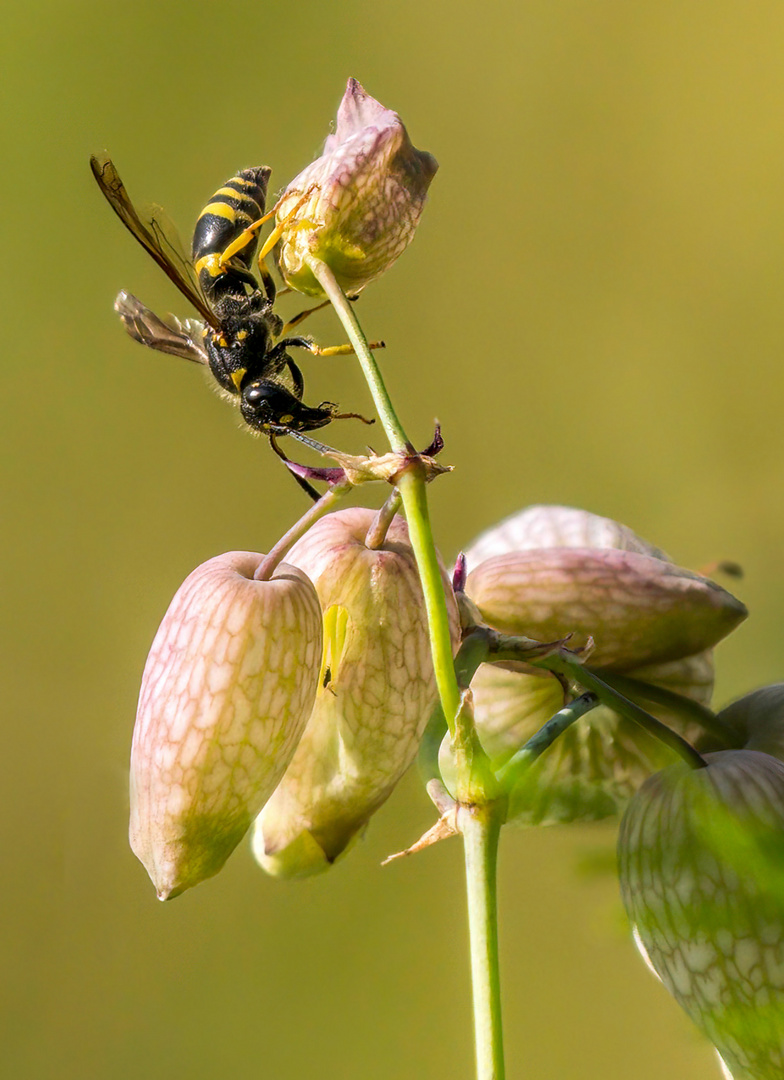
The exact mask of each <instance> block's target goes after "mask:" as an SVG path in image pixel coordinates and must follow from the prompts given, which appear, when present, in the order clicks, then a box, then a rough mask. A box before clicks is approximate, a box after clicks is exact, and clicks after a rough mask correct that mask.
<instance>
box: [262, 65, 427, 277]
mask: <svg viewBox="0 0 784 1080" xmlns="http://www.w3.org/2000/svg"><path fill="white" fill-rule="evenodd" d="M437 168H438V163H437V162H436V160H435V158H434V157H432V155H431V154H428V153H426V152H425V151H422V150H417V149H416V148H415V147H414V146H412V144H411V140H410V139H409V137H408V133H407V131H406V129H405V128H404V127H403V124H402V122H401V120H400V117H399V116H398V115H397V113H395V112H392V110H391V109H385V108H384V106H383V105H381V104H380V103H379V102H378V101H376V100H375V99H374V98H372V97H370V95H369V94H367V93H366V92H365V91H364V89H363V88H362V87H361V86H360V84H359V83H358V82H357V81H356V79H349V81H348V86H347V87H346V92H345V94H344V96H343V100H342V102H341V104H340V108H339V109H338V117H337V127H336V129H335V133H334V134H333V135H330V136H329V137H328V138H327V140H326V143H325V144H324V153H323V154H322V155H321V157H319V158H317V159H316V160H315V161H314V162H312V163H311V164H310V165H308V167H307V168H306V169H304V170H303V172H301V173H300V174H299V176H297V177H296V178H295V179H294V180H292V181H291V183H290V184H289V185H288V187H287V188H286V191H285V192H284V194H283V198H282V199H281V202H280V205H279V208H278V212H277V217H276V221H277V224H278V225H279V226H282V227H283V234H282V237H281V240H280V243H279V245H278V247H277V249H276V258H277V260H278V266H279V269H280V272H281V274H282V275H283V278H284V279H285V281H286V284H287V285H289V286H290V287H291V288H293V289H297V290H298V291H299V292H301V293H306V294H307V295H309V296H323V295H324V293H323V290H322V288H321V285H319V283H318V282H317V281H316V279H315V277H314V276H313V273H312V271H311V270H310V268H309V267H308V265H307V261H306V260H307V257H308V256H315V257H316V258H318V259H320V260H321V261H322V262H325V263H327V264H328V265H329V266H330V267H331V269H332V272H333V273H334V275H335V277H336V278H337V279H338V281H339V283H340V285H341V286H342V287H343V289H344V290H345V291H346V292H347V293H357V292H359V291H360V290H361V289H364V287H365V286H366V285H368V284H369V283H370V282H371V281H374V280H375V279H376V278H377V277H380V276H381V274H383V273H384V271H385V270H388V269H389V267H390V266H391V265H392V263H393V262H395V260H396V259H397V258H398V256H400V255H401V254H402V253H403V251H404V250H405V248H406V247H407V246H408V245H409V244H410V243H411V240H412V239H413V236H414V232H415V230H416V227H417V224H418V222H419V218H420V216H421V214H422V210H423V207H424V204H425V195H426V193H427V189H428V187H429V186H430V182H431V180H432V179H433V177H434V176H435V173H436V169H437Z"/></svg>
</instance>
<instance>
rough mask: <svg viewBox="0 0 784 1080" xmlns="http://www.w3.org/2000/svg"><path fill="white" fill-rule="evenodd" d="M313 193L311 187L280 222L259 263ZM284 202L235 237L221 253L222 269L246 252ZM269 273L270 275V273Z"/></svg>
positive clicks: (273, 231)
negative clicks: (260, 230)
mask: <svg viewBox="0 0 784 1080" xmlns="http://www.w3.org/2000/svg"><path fill="white" fill-rule="evenodd" d="M312 191H313V188H312V187H309V188H308V190H307V191H306V192H305V194H304V195H303V196H302V198H300V199H298V200H297V202H296V203H295V204H294V206H293V208H292V209H291V210H290V211H289V213H288V214H286V216H285V218H284V219H283V220H282V221H280V222H278V224H277V225H276V226H275V228H274V229H273V230H272V232H271V233H270V235H269V236H268V237H267V239H266V240H265V242H264V246H263V247H262V249H261V251H260V252H259V262H261V261H262V260H263V259H264V258H265V257H266V256H267V255H269V253H270V252H271V251H272V249H273V248H274V247H275V245H276V244H277V242H278V240H280V238H281V236H282V234H283V230H284V229H285V227H286V225H287V224H288V222H289V221H290V219H291V218H292V217H293V216H294V215H295V214H296V213H297V211H298V210H299V209H300V207H301V206H302V204H303V203H304V202H305V201H306V200H307V199H308V198H309V197H310V194H311V192H312ZM282 201H283V200H282V199H280V200H278V202H276V203H275V205H274V206H273V207H272V209H271V210H268V211H267V213H266V214H262V216H261V217H260V218H258V219H257V220H256V221H252V222H251V223H250V225H249V226H248V227H247V229H243V231H242V232H241V233H240V234H239V236H235V238H234V239H233V240H232V242H231V243H230V244H229V246H228V247H227V248H226V250H225V251H223V252H221V256H220V265H221V266H222V267H223V266H226V265H227V263H228V262H229V261H230V260H231V259H233V258H234V256H235V255H239V253H240V252H241V251H244V250H245V248H246V247H247V246H248V245H249V244H252V243H253V241H254V240H255V239H256V233H257V232H258V231H259V229H260V228H261V226H262V225H264V224H265V223H266V222H267V221H270V220H271V219H272V218H274V217H275V215H276V214H277V212H278V209H279V207H280V204H281V202H282ZM305 224H307V223H305V222H303V225H305ZM267 272H268V273H269V271H267ZM262 277H263V274H262Z"/></svg>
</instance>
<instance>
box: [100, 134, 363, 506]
mask: <svg viewBox="0 0 784 1080" xmlns="http://www.w3.org/2000/svg"><path fill="white" fill-rule="evenodd" d="M90 165H91V168H92V171H93V175H94V176H95V179H96V180H97V182H98V186H99V187H100V189H101V191H102V192H103V193H104V195H105V196H106V198H107V200H108V202H109V204H110V206H111V207H112V209H113V210H114V212H115V213H116V214H117V216H118V217H119V218H120V220H121V221H122V222H123V224H124V225H125V226H126V228H127V229H128V230H129V231H130V232H131V233H132V234H133V235H134V236H135V237H136V239H137V240H138V241H139V243H140V244H141V245H142V247H144V248H145V250H146V251H147V252H149V254H150V255H151V256H152V257H153V259H155V261H156V262H157V263H158V265H159V266H160V267H161V269H162V270H163V271H164V272H165V273H166V274H167V275H168V277H169V278H170V279H171V281H173V282H174V284H175V285H176V286H177V288H178V289H179V290H180V292H181V293H182V294H183V295H184V296H185V297H186V298H187V299H188V300H189V301H190V302H191V304H192V305H193V306H194V308H195V309H196V311H198V313H199V315H200V316H201V319H202V320H203V322H202V321H199V320H197V319H185V320H182V321H181V320H179V319H176V318H175V317H174V316H173V315H169V316H167V317H165V318H160V317H159V316H158V315H156V314H155V313H154V312H153V311H151V310H150V309H149V308H148V307H145V305H144V304H142V303H141V301H140V300H137V298H136V297H135V296H132V295H131V294H130V293H128V292H125V291H122V292H120V293H119V295H118V296H117V300H116V301H115V305H114V307H115V310H116V311H117V313H118V314H119V316H120V318H121V319H122V322H123V325H124V326H125V329H126V330H127V332H128V333H129V334H130V336H131V337H132V338H134V339H135V340H136V341H139V342H141V344H142V345H147V346H148V347H149V348H152V349H158V350H159V351H160V352H165V353H169V354H170V355H172V356H180V357H183V358H184V359H186V360H192V361H194V362H195V363H197V364H202V365H205V366H207V367H209V369H210V371H211V372H212V374H213V376H214V377H215V380H216V382H217V383H218V385H219V386H220V388H221V389H222V390H223V391H224V392H225V393H226V395H227V396H229V397H230V398H231V399H232V400H233V401H234V402H235V403H238V404H239V408H240V412H241V414H242V417H243V420H244V421H245V423H246V424H247V425H248V426H249V427H250V428H252V429H253V430H254V431H259V432H262V433H264V434H265V435H267V436H268V437H269V439H270V442H271V443H272V446H273V449H275V450H276V452H277V453H278V454H279V455H280V456H283V454H282V451H280V450H278V448H277V446H276V444H275V435H295V436H296V435H297V433H299V432H305V431H314V430H316V429H317V428H321V427H324V426H325V425H326V424H329V423H330V422H331V421H332V420H344V419H349V418H353V419H359V420H363V421H364V422H365V423H372V421H369V420H365V418H364V417H363V416H360V415H359V414H358V413H341V412H339V411H338V406H337V405H335V404H333V403H332V402H329V401H323V402H322V403H321V404H320V405H317V406H314V407H311V406H309V405H306V404H305V403H304V402H303V401H302V394H303V391H304V380H303V377H302V373H301V371H300V370H299V368H298V367H297V365H296V364H295V363H294V361H293V360H292V359H291V357H290V356H289V355H288V352H287V349H290V348H297V349H307V350H308V351H309V352H311V353H314V354H315V355H317V356H335V355H340V354H343V353H349V352H352V351H353V350H352V347H351V346H350V345H339V346H334V347H331V348H320V347H319V346H318V345H315V344H313V342H311V341H310V340H309V339H308V338H304V337H296V336H295V337H292V336H288V335H289V332H290V331H291V330H293V329H294V328H295V327H296V326H298V325H299V323H301V322H302V321H303V319H304V318H306V317H307V316H308V315H309V314H311V312H312V311H315V310H317V309H316V308H311V309H309V310H308V311H304V312H302V313H301V314H300V315H298V316H296V318H294V319H292V320H290V321H289V322H288V323H284V322H283V320H282V319H281V318H280V317H279V316H278V315H277V314H276V313H275V311H274V310H273V305H274V302H275V297H276V289H275V283H274V281H273V279H272V275H271V274H270V272H269V270H268V269H267V267H266V265H265V263H264V258H263V256H264V254H265V253H266V249H267V248H269V247H270V246H271V244H270V242H269V241H268V243H267V244H266V245H265V247H264V248H263V249H262V252H261V255H260V257H259V260H258V268H259V274H260V277H261V283H262V286H263V291H262V289H261V288H260V287H259V283H258V281H257V280H256V278H255V277H254V275H253V273H252V271H251V266H252V262H253V257H254V255H255V252H256V247H257V243H258V230H259V226H260V225H261V224H262V223H263V222H265V221H267V220H269V219H270V218H271V217H273V216H274V213H275V210H274V209H273V210H272V211H271V212H270V213H268V214H265V213H264V209H265V202H266V195H267V184H268V181H269V177H270V174H271V170H270V169H269V168H268V167H267V166H261V167H259V168H251V169H243V170H242V171H241V172H239V173H237V174H236V175H235V176H232V177H231V178H230V179H229V180H227V181H226V183H225V184H223V185H222V186H221V187H220V188H218V190H217V191H216V192H215V194H214V195H213V196H212V198H211V199H210V201H209V202H208V203H207V205H206V206H205V207H204V209H203V210H202V211H201V213H200V214H199V217H198V220H197V222H196V228H195V230H194V234H193V247H192V257H191V258H190V259H189V258H188V257H187V256H186V255H185V253H184V251H183V248H182V243H181V241H180V239H179V237H178V235H177V233H176V230H175V229H174V228H173V226H172V225H171V224H170V222H169V221H168V219H167V218H166V217H165V215H164V213H163V211H162V210H161V209H160V207H157V206H150V207H146V208H144V209H143V210H137V209H136V207H135V206H134V205H133V203H132V202H131V200H130V198H129V196H128V192H127V191H126V189H125V185H124V184H123V182H122V180H121V179H120V174H119V173H118V171H117V169H116V168H115V166H114V163H113V162H112V161H111V159H110V158H109V157H108V156H107V155H100V156H95V155H94V156H93V157H91V159H90ZM319 306H323V305H319ZM381 345H383V342H377V343H375V347H379V346H381ZM295 479H297V480H298V482H299V483H301V485H302V486H303V487H305V489H306V490H307V491H308V494H310V495H311V496H313V497H315V494H316V493H315V492H314V491H313V489H312V488H310V485H307V484H305V482H303V481H300V479H299V478H298V477H295Z"/></svg>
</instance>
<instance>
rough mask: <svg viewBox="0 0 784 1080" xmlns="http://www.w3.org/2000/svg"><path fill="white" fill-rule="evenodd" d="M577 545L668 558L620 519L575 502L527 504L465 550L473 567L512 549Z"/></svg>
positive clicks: (480, 536) (470, 565) (527, 549)
mask: <svg viewBox="0 0 784 1080" xmlns="http://www.w3.org/2000/svg"><path fill="white" fill-rule="evenodd" d="M574 547H576V548H590V549H591V550H593V551H596V550H597V549H598V550H603V549H605V548H614V549H615V550H617V551H636V552H638V553H639V554H640V555H652V556H654V558H657V559H665V560H666V561H667V562H669V559H667V556H666V555H665V554H664V552H663V551H661V550H660V549H659V548H657V547H654V546H653V544H649V543H648V541H647V540H643V538H642V537H641V536H638V535H637V534H636V533H634V532H632V530H631V529H629V528H628V527H627V526H626V525H621V523H620V522H618V521H613V520H612V519H611V518H606V517H600V516H599V515H598V514H591V513H589V512H588V511H587V510H578V509H576V508H575V507H573V506H549V505H537V506H527V507H526V508H525V509H524V510H519V511H518V512H517V513H516V514H512V515H511V516H510V517H508V518H504V520H503V521H500V522H499V523H498V524H497V525H493V526H492V528H490V529H486V530H485V531H484V532H483V533H480V535H479V536H478V537H477V538H476V540H474V542H473V543H472V544H471V545H470V546H469V547H467V548H466V550H465V552H464V554H465V557H466V561H467V563H468V566H469V568H471V567H474V566H478V565H479V563H481V562H484V561H485V559H492V558H494V556H496V555H508V554H509V552H511V551H531V550H532V549H536V548H574Z"/></svg>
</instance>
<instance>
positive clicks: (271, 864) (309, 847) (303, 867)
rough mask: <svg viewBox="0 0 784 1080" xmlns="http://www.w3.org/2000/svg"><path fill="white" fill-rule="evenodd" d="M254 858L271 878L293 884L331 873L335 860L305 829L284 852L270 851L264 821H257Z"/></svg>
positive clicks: (254, 833) (253, 842)
mask: <svg viewBox="0 0 784 1080" xmlns="http://www.w3.org/2000/svg"><path fill="white" fill-rule="evenodd" d="M251 847H252V851H253V857H254V859H255V860H256V862H257V863H258V864H259V866H260V867H261V868H262V870H264V871H266V873H268V874H269V875H270V877H276V878H281V879H284V880H288V881H293V880H296V879H298V878H306V877H315V875H316V874H323V873H324V871H325V870H329V868H330V866H331V865H332V860H330V859H328V858H327V856H326V854H325V852H324V850H323V848H322V847H321V845H320V844H319V843H318V841H317V840H316V839H315V837H314V836H313V834H312V833H310V832H308V830H307V829H304V830H303V831H302V832H301V833H300V834H299V836H297V837H296V838H295V839H294V840H292V841H291V843H290V844H287V845H286V846H285V847H283V848H279V849H277V850H272V851H268V850H267V842H266V840H265V838H264V831H263V826H262V823H261V821H260V820H259V821H257V823H256V827H255V829H254V831H253V840H252V844H251Z"/></svg>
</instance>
